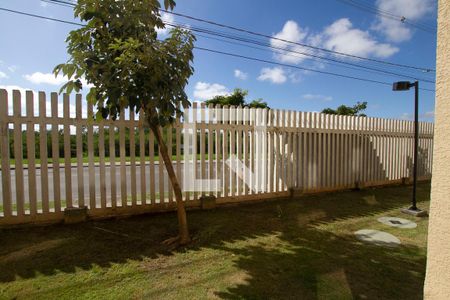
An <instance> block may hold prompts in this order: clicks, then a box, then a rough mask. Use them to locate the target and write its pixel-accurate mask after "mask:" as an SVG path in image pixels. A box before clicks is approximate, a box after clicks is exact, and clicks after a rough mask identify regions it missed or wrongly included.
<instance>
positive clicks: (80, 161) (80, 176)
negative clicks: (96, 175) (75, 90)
mask: <svg viewBox="0 0 450 300" xmlns="http://www.w3.org/2000/svg"><path fill="white" fill-rule="evenodd" d="M81 108H82V107H81V95H77V97H76V103H75V110H76V118H77V120H81ZM76 130H77V132H76V133H77V180H78V182H77V185H78V205H79V206H80V207H83V206H84V205H85V203H84V166H83V127H82V125H81V124H78V126H77V129H76Z"/></svg>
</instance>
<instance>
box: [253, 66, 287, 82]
mask: <svg viewBox="0 0 450 300" xmlns="http://www.w3.org/2000/svg"><path fill="white" fill-rule="evenodd" d="M258 80H259V81H270V82H272V83H275V84H281V83H284V82H286V80H287V77H286V74H285V72H284V70H283V69H282V68H280V67H275V68H263V69H261V74H260V75H259V77H258Z"/></svg>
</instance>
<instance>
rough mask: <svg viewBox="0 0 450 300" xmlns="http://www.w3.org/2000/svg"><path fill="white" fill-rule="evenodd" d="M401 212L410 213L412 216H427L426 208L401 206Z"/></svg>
mask: <svg viewBox="0 0 450 300" xmlns="http://www.w3.org/2000/svg"><path fill="white" fill-rule="evenodd" d="M401 212H402V213H404V214H407V215H411V216H414V217H427V216H428V212H427V211H426V210H420V209H418V208H416V209H414V208H412V207H410V208H402V209H401Z"/></svg>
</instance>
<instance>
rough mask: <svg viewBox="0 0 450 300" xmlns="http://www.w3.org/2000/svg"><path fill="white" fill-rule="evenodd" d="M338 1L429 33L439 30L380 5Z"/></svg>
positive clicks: (351, 0)
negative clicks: (381, 7) (382, 7)
mask: <svg viewBox="0 0 450 300" xmlns="http://www.w3.org/2000/svg"><path fill="white" fill-rule="evenodd" d="M337 1H339V2H341V3H343V4H346V5H351V6H353V7H356V8H358V9H360V10H363V11H366V12H369V13H372V14H375V15H378V16H380V17H383V18H387V19H391V20H395V21H398V22H401V23H403V24H408V25H410V26H413V27H416V28H418V29H421V30H423V31H425V32H428V33H432V34H436V31H437V30H436V27H434V26H431V25H428V24H424V23H420V22H414V21H410V20H409V19H408V18H406V17H404V16H399V15H396V14H393V13H391V12H389V11H386V10H383V9H380V8H378V7H376V6H374V5H371V4H368V3H361V2H358V1H355V0H337Z"/></svg>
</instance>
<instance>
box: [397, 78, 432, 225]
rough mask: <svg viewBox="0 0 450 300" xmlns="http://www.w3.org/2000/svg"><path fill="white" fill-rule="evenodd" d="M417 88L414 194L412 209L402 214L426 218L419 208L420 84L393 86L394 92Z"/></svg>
mask: <svg viewBox="0 0 450 300" xmlns="http://www.w3.org/2000/svg"><path fill="white" fill-rule="evenodd" d="M412 87H414V88H415V97H414V162H413V164H414V166H413V194H412V201H411V202H412V203H411V207H410V208H408V209H402V212H404V213H407V214H410V215H414V216H417V217H421V216H425V215H426V214H427V212H426V211H423V210H420V209H418V208H417V200H416V193H417V159H418V153H419V82H418V81H415V82H409V81H399V82H395V83H394V84H393V86H392V90H393V91H408V90H409V89H410V88H412Z"/></svg>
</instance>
